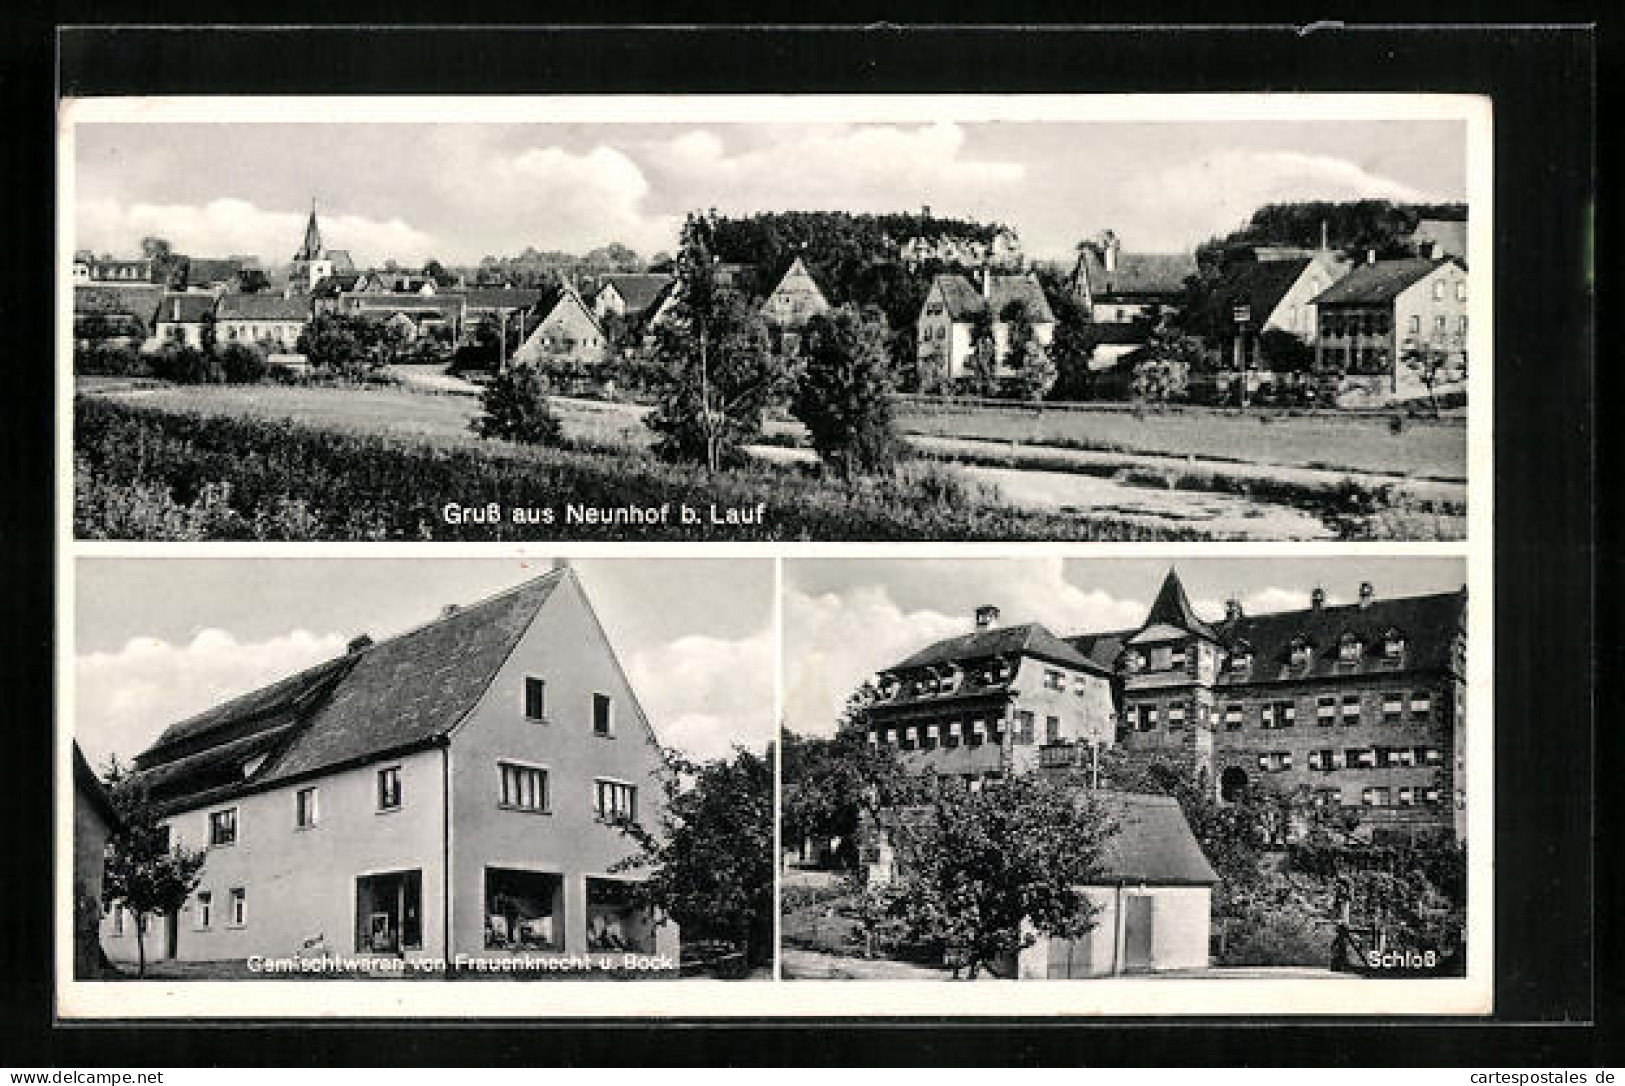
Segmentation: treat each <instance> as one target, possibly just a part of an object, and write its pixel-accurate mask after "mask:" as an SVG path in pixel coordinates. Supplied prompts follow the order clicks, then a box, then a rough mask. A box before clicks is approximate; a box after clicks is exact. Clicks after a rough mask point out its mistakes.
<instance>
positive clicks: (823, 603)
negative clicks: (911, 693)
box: [784, 558, 1466, 734]
mask: <svg viewBox="0 0 1625 1086" xmlns="http://www.w3.org/2000/svg"><path fill="white" fill-rule="evenodd" d="M1170 564H1172V565H1174V566H1176V567H1177V568H1178V570H1179V577H1180V580H1181V581H1182V582H1183V583H1184V585H1185V590H1186V592H1187V593H1188V594H1189V595H1190V597H1191V603H1192V605H1193V606H1195V608H1196V610H1197V613H1198V614H1199V615H1201V616H1202V617H1204V618H1210V619H1220V618H1223V617H1224V604H1225V600H1227V599H1229V598H1231V597H1232V596H1234V597H1235V598H1238V599H1240V600H1241V601H1242V606H1243V607H1244V608H1245V609H1246V610H1247V611H1248V612H1249V613H1251V614H1262V613H1265V612H1268V611H1284V610H1292V609H1296V608H1302V607H1307V606H1308V605H1309V593H1310V592H1311V591H1312V590H1313V589H1314V587H1315V586H1316V585H1320V586H1322V587H1324V588H1325V589H1326V596H1327V600H1328V602H1330V603H1334V604H1335V603H1351V602H1353V601H1354V600H1355V599H1356V598H1357V597H1358V592H1359V588H1360V582H1361V581H1370V582H1371V583H1372V584H1373V585H1374V586H1375V588H1376V590H1377V594H1378V595H1379V596H1389V597H1393V596H1414V595H1423V594H1426V593H1430V592H1453V591H1456V590H1457V589H1459V588H1461V586H1462V584H1463V583H1464V582H1465V580H1466V569H1465V565H1464V563H1463V562H1462V561H1461V560H1460V559H1456V558H1338V559H1336V560H1333V561H1327V560H1326V559H1323V558H1301V559H1300V558H1256V559H1254V558H1230V559H1193V558H1181V559H1179V560H1178V561H1177V562H1174V563H1170V562H1168V561H1167V560H1164V559H1133V558H1111V559H1061V558H1034V559H1010V558H990V559H945V560H940V561H923V560H918V559H915V560H900V561H869V560H829V561H822V560H820V561H811V560H798V561H786V562H785V571H784V580H785V599H784V622H785V631H784V658H785V660H786V661H787V674H786V676H785V723H786V726H787V727H789V728H790V729H791V730H793V731H796V732H801V733H803V734H830V733H832V732H833V731H834V729H835V719H836V716H837V715H838V713H839V711H840V708H841V706H842V705H843V704H845V702H846V699H847V697H848V696H849V695H850V694H851V693H852V691H854V690H855V689H857V687H858V686H859V684H861V683H862V682H863V681H864V680H865V679H868V678H870V677H871V676H872V675H873V674H874V673H875V671H876V670H878V669H880V668H883V667H888V666H890V665H892V664H895V663H896V662H897V661H899V660H902V659H904V658H905V657H907V656H908V655H909V654H911V653H913V652H915V651H917V650H918V649H921V648H924V647H925V646H926V645H929V644H931V643H932V642H933V641H938V640H941V639H943V638H946V637H956V636H958V635H960V634H963V633H968V632H969V631H970V630H971V628H972V621H973V620H972V613H973V612H974V610H975V609H976V608H977V607H978V606H979V605H981V604H985V603H991V604H994V605H995V606H997V607H998V608H999V609H1000V612H1001V614H1000V621H1001V622H1002V623H1004V624H1006V625H1017V624H1020V623H1024V622H1039V623H1042V624H1044V625H1045V626H1047V627H1049V629H1050V630H1051V632H1053V633H1056V634H1059V635H1061V636H1063V637H1065V636H1070V635H1073V634H1079V633H1089V632H1106V631H1110V630H1122V629H1132V628H1134V627H1136V626H1138V625H1139V624H1140V623H1141V622H1142V621H1143V620H1144V618H1145V613H1146V610H1147V608H1149V607H1150V605H1151V601H1152V600H1153V599H1154V598H1155V597H1156V594H1157V589H1158V588H1160V587H1161V585H1162V579H1163V577H1164V576H1166V575H1167V572H1168V568H1169V566H1170ZM860 630H861V631H862V636H861V637H857V636H854V631H860Z"/></svg>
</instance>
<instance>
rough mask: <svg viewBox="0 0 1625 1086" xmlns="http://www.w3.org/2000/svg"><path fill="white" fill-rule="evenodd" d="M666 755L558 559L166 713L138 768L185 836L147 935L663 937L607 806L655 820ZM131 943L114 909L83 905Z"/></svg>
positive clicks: (325, 948)
mask: <svg viewBox="0 0 1625 1086" xmlns="http://www.w3.org/2000/svg"><path fill="white" fill-rule="evenodd" d="M665 772H666V766H665V761H664V756H663V754H662V751H661V748H660V746H659V744H658V742H657V740H656V738H655V735H654V732H653V730H652V728H651V727H650V724H649V721H648V718H647V717H646V715H645V714H644V711H643V709H642V707H641V706H640V705H639V704H638V699H637V695H636V694H635V693H634V691H633V690H632V687H631V685H630V684H629V682H628V680H627V678H626V675H625V673H624V672H623V671H622V670H621V667H620V665H619V663H618V662H617V660H616V656H615V652H614V649H613V648H612V647H611V645H610V644H609V641H608V640H607V638H606V636H605V634H604V631H603V629H602V627H601V626H600V625H599V623H598V620H597V618H596V617H595V615H594V613H593V610H592V607H591V604H590V603H589V602H588V600H587V597H586V594H585V593H584V591H583V589H582V586H581V583H580V581H579V580H578V579H577V577H576V575H575V574H574V572H573V571H571V570H570V569H569V568H568V567H567V566H561V567H560V568H556V569H554V570H553V571H552V572H550V573H548V574H546V575H544V576H542V577H539V578H537V579H534V580H532V581H529V582H527V583H525V584H523V585H520V586H518V587H516V588H513V589H510V590H508V591H506V592H503V593H501V594H499V595H496V596H493V597H491V598H489V599H486V600H484V601H481V602H479V603H475V604H472V605H469V606H465V607H457V606H448V607H446V608H445V609H444V611H443V612H442V614H441V616H440V617H439V618H438V619H436V620H434V621H432V622H429V623H427V624H426V625H423V626H420V627H418V628H416V629H413V630H410V631H408V632H406V633H403V634H400V635H398V636H395V637H391V638H387V639H384V640H380V641H377V642H373V641H371V640H370V639H369V638H367V637H365V636H362V637H358V638H356V639H355V640H354V641H352V642H351V645H350V648H349V651H348V652H346V653H345V654H344V655H343V656H340V657H338V658H336V659H333V660H329V661H327V662H325V663H322V664H318V665H317V666H315V667H312V668H309V669H307V670H305V671H302V672H299V673H298V674H296V675H292V676H290V677H288V678H286V679H283V680H281V681H279V682H276V683H273V684H271V685H270V686H267V687H264V688H262V689H260V690H256V691H254V692H252V693H249V694H245V695H243V696H241V697H238V698H234V699H232V700H230V701H228V702H226V703H224V704H222V705H219V706H216V707H214V708H212V709H209V710H207V711H206V712H203V713H201V714H199V715H197V716H195V717H192V718H190V719H187V720H184V721H181V722H180V723H178V724H175V725H173V726H171V727H170V728H169V729H168V730H166V731H165V732H164V733H163V734H162V735H161V736H160V737H159V739H158V741H157V742H156V743H154V744H153V745H152V747H150V748H149V749H148V750H146V751H145V752H144V753H142V754H141V755H140V756H139V757H137V759H136V761H135V777H134V781H135V785H136V786H138V787H144V788H146V789H147V792H148V795H149V797H150V799H151V801H152V802H154V803H155V804H157V805H158V808H159V810H160V813H161V817H162V821H163V824H164V826H166V827H167V829H168V832H169V834H170V839H171V840H172V841H173V842H175V843H179V844H182V845H184V846H186V847H188V848H202V849H204V850H206V860H205V863H204V866H203V869H202V877H201V881H200V882H199V884H198V886H197V889H196V890H195V891H194V892H193V894H192V895H191V898H190V900H189V901H188V902H187V903H186V905H184V906H183V907H182V908H180V909H179V910H177V911H176V912H175V913H173V914H172V915H169V916H167V917H156V918H152V919H151V920H150V922H149V925H148V929H147V934H146V936H145V939H146V945H147V947H148V948H149V954H151V955H152V956H153V957H155V958H159V959H175V960H181V961H224V960H234V961H243V960H245V959H247V958H249V957H251V956H254V955H264V956H275V957H288V956H295V955H303V956H305V957H317V956H321V955H323V954H331V955H336V956H343V957H370V958H375V959H395V960H400V959H426V960H429V961H434V960H437V959H447V958H450V959H453V960H454V959H455V956H456V955H458V954H465V955H470V956H473V957H476V958H486V959H490V958H497V957H506V956H514V955H521V954H523V955H557V954H563V955H571V956H585V955H590V954H611V953H613V954H614V955H615V956H616V959H619V958H620V956H621V955H623V954H625V953H647V954H662V955H667V956H669V957H670V959H671V960H672V961H675V960H676V956H677V944H678V932H677V930H676V928H675V926H674V925H673V924H670V923H665V924H662V923H660V922H659V918H657V917H656V916H655V915H653V914H651V913H650V912H649V911H648V910H647V909H645V908H642V907H639V906H637V905H634V904H633V903H632V901H631V899H630V897H629V889H630V885H631V883H632V881H635V880H636V879H638V878H639V875H638V874H636V873H631V872H622V871H620V870H619V868H618V865H619V864H620V862H621V861H622V860H623V859H624V858H625V857H627V856H628V855H630V854H631V853H633V852H634V849H633V848H632V847H631V846H630V842H629V839H628V838H627V836H626V835H625V833H624V832H623V830H622V828H621V824H622V823H623V822H626V821H632V822H637V823H641V824H642V825H644V826H656V825H658V824H659V822H660V817H661V813H660V807H661V803H662V795H663V793H662V789H661V785H660V782H661V779H662V775H663V774H664V773H665ZM102 941H103V945H104V946H105V947H106V948H107V953H108V955H109V957H111V958H113V959H115V960H118V961H131V960H134V958H135V956H136V952H137V951H136V932H135V923H134V920H133V919H132V918H131V917H130V916H128V915H127V914H126V913H125V911H124V910H123V909H114V910H112V911H111V912H110V913H109V915H107V916H106V917H105V918H104V920H103V923H102Z"/></svg>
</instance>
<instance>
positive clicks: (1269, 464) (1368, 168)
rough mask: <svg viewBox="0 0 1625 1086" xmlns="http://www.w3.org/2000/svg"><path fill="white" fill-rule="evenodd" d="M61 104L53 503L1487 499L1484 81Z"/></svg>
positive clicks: (1002, 532) (1352, 515) (444, 524)
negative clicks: (1314, 91)
mask: <svg viewBox="0 0 1625 1086" xmlns="http://www.w3.org/2000/svg"><path fill="white" fill-rule="evenodd" d="M60 116H61V125H60V132H61V136H60V165H61V185H60V192H59V197H60V198H59V215H60V222H59V242H60V253H59V260H60V268H59V272H60V276H59V282H60V283H61V284H62V287H61V290H60V313H59V322H60V323H59V328H60V331H61V336H60V339H61V342H62V344H63V348H62V357H61V360H60V371H61V377H60V385H59V391H60V393H61V396H60V400H61V402H62V404H63V418H62V426H61V431H62V435H63V436H62V439H61V440H62V442H63V448H62V450H61V451H62V453H63V460H64V462H67V463H72V464H73V465H74V472H73V478H72V496H71V503H72V522H73V530H74V533H75V535H76V536H77V537H78V538H80V539H85V540H104V539H106V540H136V541H164V540H205V541H206V540H328V541H340V542H345V541H367V540H423V539H436V540H439V539H452V540H480V541H493V540H542V539H569V540H578V541H601V540H630V541H649V540H662V541H665V540H679V541H718V540H721V541H799V540H811V541H877V540H907V541H921V540H923V541H940V540H984V541H1014V540H1072V541H1084V542H1088V541H1164V540H1172V541H1202V540H1304V541H1315V540H1327V541H1333V540H1400V541H1412V540H1419V541H1439V540H1445V541H1451V540H1454V541H1459V540H1462V539H1464V538H1466V536H1467V522H1468V514H1469V508H1470V506H1471V505H1472V504H1473V503H1470V502H1469V487H1468V483H1469V475H1470V474H1471V475H1472V482H1473V487H1474V490H1473V501H1474V503H1477V504H1478V505H1481V506H1483V507H1484V508H1486V509H1487V507H1488V502H1487V498H1486V495H1487V491H1484V490H1482V489H1480V488H1483V487H1485V486H1487V474H1488V473H1487V469H1486V467H1485V465H1486V464H1487V463H1488V460H1487V458H1488V455H1489V444H1488V442H1489V436H1490V435H1489V433H1488V430H1487V426H1488V423H1489V414H1488V411H1487V408H1488V399H1487V397H1488V393H1489V385H1488V380H1487V379H1488V375H1489V370H1490V367H1491V358H1490V336H1489V331H1490V323H1491V320H1490V318H1491V315H1492V313H1493V308H1492V300H1491V297H1490V285H1491V281H1492V280H1491V268H1490V265H1489V260H1490V244H1489V241H1490V238H1491V236H1492V234H1491V230H1492V223H1491V220H1490V216H1491V211H1492V208H1491V200H1490V188H1491V184H1490V167H1491V156H1490V120H1491V117H1490V104H1489V101H1488V100H1487V99H1484V98H1473V97H1467V96H1450V95H1442V96H1432V95H1186V96H1154V95H1141V96H982V97H974V96H973V97H950V96H940V97H907V96H899V97H861V96H842V97H835V96H830V97H765V96H764V97H719V98H698V97H689V98H685V97H675V96H674V97H670V98H648V97H646V98H539V99H526V98H514V99H457V100H447V99H412V98H404V99H390V100H381V99H298V98H288V99H254V98H220V99H185V98H180V99H83V100H72V99H69V100H65V101H64V102H63V103H62V107H61V114H60ZM70 413H71V418H70V417H69V415H70ZM136 447H139V448H140V449H142V450H143V454H142V455H141V456H140V457H132V456H130V455H129V450H130V449H131V448H136ZM1469 464H1475V465H1478V466H1477V467H1475V468H1474V469H1473V471H1472V472H1469Z"/></svg>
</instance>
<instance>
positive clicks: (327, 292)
mask: <svg viewBox="0 0 1625 1086" xmlns="http://www.w3.org/2000/svg"><path fill="white" fill-rule="evenodd" d="M361 278H362V273H360V272H340V273H338V274H334V275H324V276H322V278H321V279H320V280H319V281H318V282H317V284H316V285H315V286H314V287H312V288H311V290H310V293H311V295H312V296H313V297H317V298H332V297H336V296H337V295H340V294H348V293H349V292H351V291H353V290H355V287H356V283H357V282H359V281H360V280H361Z"/></svg>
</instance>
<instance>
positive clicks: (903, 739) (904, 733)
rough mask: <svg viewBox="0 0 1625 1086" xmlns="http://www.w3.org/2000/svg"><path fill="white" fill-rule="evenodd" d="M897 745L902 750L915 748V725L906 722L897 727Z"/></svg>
mask: <svg viewBox="0 0 1625 1086" xmlns="http://www.w3.org/2000/svg"><path fill="white" fill-rule="evenodd" d="M897 746H898V749H900V750H913V749H914V725H912V724H905V725H903V726H902V727H901V728H898V729H897Z"/></svg>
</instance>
